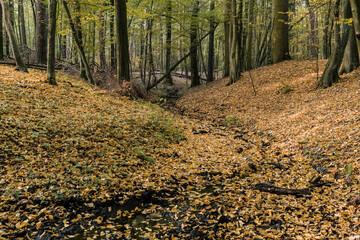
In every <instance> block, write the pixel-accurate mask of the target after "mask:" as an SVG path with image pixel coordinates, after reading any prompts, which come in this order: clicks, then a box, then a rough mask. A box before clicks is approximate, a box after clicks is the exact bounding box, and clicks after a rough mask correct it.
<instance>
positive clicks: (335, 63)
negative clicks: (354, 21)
mask: <svg viewBox="0 0 360 240" xmlns="http://www.w3.org/2000/svg"><path fill="white" fill-rule="evenodd" d="M340 2H341V0H335V3H334V20H335V33H334V35H335V46H334V48H335V49H334V51H333V52H332V53H331V56H330V59H329V61H328V62H327V64H326V67H325V70H324V73H323V75H322V76H321V78H320V81H319V83H318V88H328V87H331V86H332V85H333V84H334V83H336V82H337V81H338V79H339V68H340V65H341V62H342V60H343V57H344V52H345V47H346V43H347V41H348V38H349V32H350V27H346V25H345V26H344V27H345V28H344V29H345V32H344V34H343V37H342V38H341V35H340ZM349 9H350V3H349V1H346V2H345V6H344V13H345V14H344V16H345V17H346V12H349Z"/></svg>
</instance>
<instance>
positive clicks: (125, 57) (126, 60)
mask: <svg viewBox="0 0 360 240" xmlns="http://www.w3.org/2000/svg"><path fill="white" fill-rule="evenodd" d="M114 4H115V26H116V61H117V69H116V71H117V77H118V81H119V83H122V81H130V65H129V64H130V56H129V40H128V31H127V12H126V11H127V10H126V0H115V2H114Z"/></svg>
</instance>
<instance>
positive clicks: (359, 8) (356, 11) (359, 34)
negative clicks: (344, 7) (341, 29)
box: [350, 0, 360, 59]
mask: <svg viewBox="0 0 360 240" xmlns="http://www.w3.org/2000/svg"><path fill="white" fill-rule="evenodd" d="M350 4H351V11H352V17H353V20H354V28H355V34H356V43H357V48H358V54H359V59H360V19H359V18H360V3H359V1H356V0H350Z"/></svg>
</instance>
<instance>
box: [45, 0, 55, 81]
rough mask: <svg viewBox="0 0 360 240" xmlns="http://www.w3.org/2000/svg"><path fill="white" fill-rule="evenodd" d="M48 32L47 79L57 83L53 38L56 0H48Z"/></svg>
mask: <svg viewBox="0 0 360 240" xmlns="http://www.w3.org/2000/svg"><path fill="white" fill-rule="evenodd" d="M48 4H49V34H48V56H47V81H48V82H49V83H50V84H51V85H57V83H56V77H55V49H56V48H55V39H56V7H57V0H49V3H48Z"/></svg>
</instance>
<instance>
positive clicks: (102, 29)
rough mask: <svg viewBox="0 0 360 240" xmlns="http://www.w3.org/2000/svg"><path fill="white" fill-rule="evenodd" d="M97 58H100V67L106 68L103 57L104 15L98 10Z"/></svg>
mask: <svg viewBox="0 0 360 240" xmlns="http://www.w3.org/2000/svg"><path fill="white" fill-rule="evenodd" d="M99 18H100V19H99V22H100V25H99V45H100V49H99V59H100V68H101V69H105V68H106V58H105V44H106V41H105V40H106V23H105V17H104V12H103V11H100V13H99Z"/></svg>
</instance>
